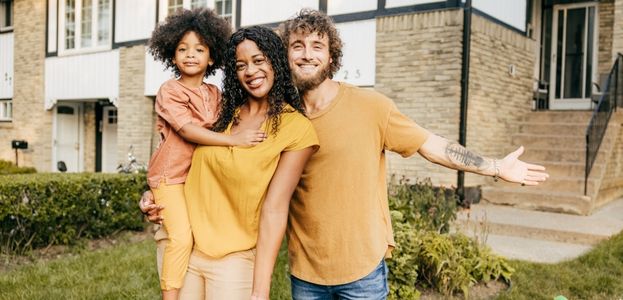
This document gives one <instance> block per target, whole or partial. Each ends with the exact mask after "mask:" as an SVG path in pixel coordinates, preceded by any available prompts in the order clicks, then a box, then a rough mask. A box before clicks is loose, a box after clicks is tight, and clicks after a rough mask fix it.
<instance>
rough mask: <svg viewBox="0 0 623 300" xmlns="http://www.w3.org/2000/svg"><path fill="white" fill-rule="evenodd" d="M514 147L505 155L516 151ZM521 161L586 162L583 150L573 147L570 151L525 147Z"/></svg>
mask: <svg viewBox="0 0 623 300" xmlns="http://www.w3.org/2000/svg"><path fill="white" fill-rule="evenodd" d="M516 149H517V148H516V147H513V148H509V149H507V153H510V152H511V151H514V150H516ZM520 159H521V160H523V161H527V162H532V161H549V162H557V163H575V164H579V163H582V164H584V163H585V161H586V156H585V149H584V148H583V147H582V148H579V147H575V148H571V149H554V148H539V147H525V151H524V153H523V155H522V156H521V157H520Z"/></svg>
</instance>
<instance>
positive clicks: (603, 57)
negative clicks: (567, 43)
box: [597, 0, 614, 85]
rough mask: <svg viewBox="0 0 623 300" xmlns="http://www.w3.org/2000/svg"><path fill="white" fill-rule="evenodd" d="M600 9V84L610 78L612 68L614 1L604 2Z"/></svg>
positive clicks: (604, 0) (601, 2)
mask: <svg viewBox="0 0 623 300" xmlns="http://www.w3.org/2000/svg"><path fill="white" fill-rule="evenodd" d="M598 9H599V29H598V31H599V40H598V41H597V43H598V46H597V47H598V48H599V50H598V51H599V52H598V70H599V78H598V79H599V81H600V82H599V84H600V85H601V84H602V79H603V78H605V77H606V76H608V73H609V72H610V68H611V67H612V62H613V61H612V33H613V25H614V0H602V1H600V2H599V5H598Z"/></svg>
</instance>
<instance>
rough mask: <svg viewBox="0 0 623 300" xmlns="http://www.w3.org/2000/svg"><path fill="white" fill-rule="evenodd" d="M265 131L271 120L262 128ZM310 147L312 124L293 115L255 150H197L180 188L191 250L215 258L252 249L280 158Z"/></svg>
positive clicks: (284, 118)
mask: <svg viewBox="0 0 623 300" xmlns="http://www.w3.org/2000/svg"><path fill="white" fill-rule="evenodd" d="M285 110H286V111H294V109H293V108H292V107H290V106H286V108H285ZM269 125H270V120H269V121H267V122H264V124H263V125H262V128H266V129H270V126H269ZM230 128H231V125H230ZM230 128H228V129H227V131H229V130H230ZM227 131H226V132H227ZM267 132H270V130H267ZM315 145H318V137H317V136H316V133H315V131H314V128H313V126H312V124H311V122H310V121H309V120H308V119H307V118H306V117H305V116H303V115H302V114H301V113H299V112H295V111H294V112H284V113H282V114H281V123H280V125H279V129H278V132H277V134H276V135H273V134H269V135H268V138H267V139H266V140H264V141H263V142H262V143H260V144H258V145H256V146H254V147H248V148H241V147H216V146H199V147H197V149H196V150H195V152H194V154H193V158H192V165H191V167H190V171H189V173H188V177H187V179H186V185H185V194H186V203H187V208H188V216H189V219H190V224H191V228H192V232H193V237H194V239H195V249H196V250H199V251H200V252H202V253H203V254H205V255H207V256H210V257H214V258H219V257H223V256H225V255H227V254H229V253H233V252H238V251H243V250H248V249H252V248H254V247H255V245H256V243H257V236H258V229H259V219H260V211H261V207H262V203H263V201H264V198H265V197H266V193H267V191H268V185H269V184H270V180H271V178H272V176H273V174H274V173H275V170H276V169H277V165H278V163H279V158H280V157H281V153H282V152H285V151H296V150H301V149H304V148H307V147H310V146H315Z"/></svg>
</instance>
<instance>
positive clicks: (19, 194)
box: [0, 173, 146, 253]
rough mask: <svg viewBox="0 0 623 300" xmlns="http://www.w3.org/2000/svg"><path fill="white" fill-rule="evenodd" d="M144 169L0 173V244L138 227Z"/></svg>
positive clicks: (69, 239) (26, 244)
mask: <svg viewBox="0 0 623 300" xmlns="http://www.w3.org/2000/svg"><path fill="white" fill-rule="evenodd" d="M145 182H146V181H145V177H144V175H126V174H96V173H84V174H61V173H48V174H29V175H12V176H0V250H2V251H3V252H8V253H23V252H24V251H26V250H29V249H32V248H37V247H43V246H48V245H55V244H72V243H74V242H75V241H77V240H79V239H80V238H95V237H101V236H104V235H108V234H111V233H113V232H115V231H118V230H123V229H142V228H143V221H142V215H141V212H140V210H139V209H138V207H137V201H138V199H139V198H140V195H141V192H142V191H143V190H144V189H145V188H146V187H145Z"/></svg>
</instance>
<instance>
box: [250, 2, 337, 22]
mask: <svg viewBox="0 0 623 300" xmlns="http://www.w3.org/2000/svg"><path fill="white" fill-rule="evenodd" d="M329 2H331V1H329ZM241 6H242V7H241V9H242V10H241V11H240V13H241V14H240V19H241V20H240V25H241V26H248V25H257V24H266V23H275V22H281V21H284V20H286V19H289V18H290V17H292V16H294V15H295V14H296V13H297V12H298V11H299V10H301V8H312V9H318V0H299V1H291V0H243V1H242V4H241Z"/></svg>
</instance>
